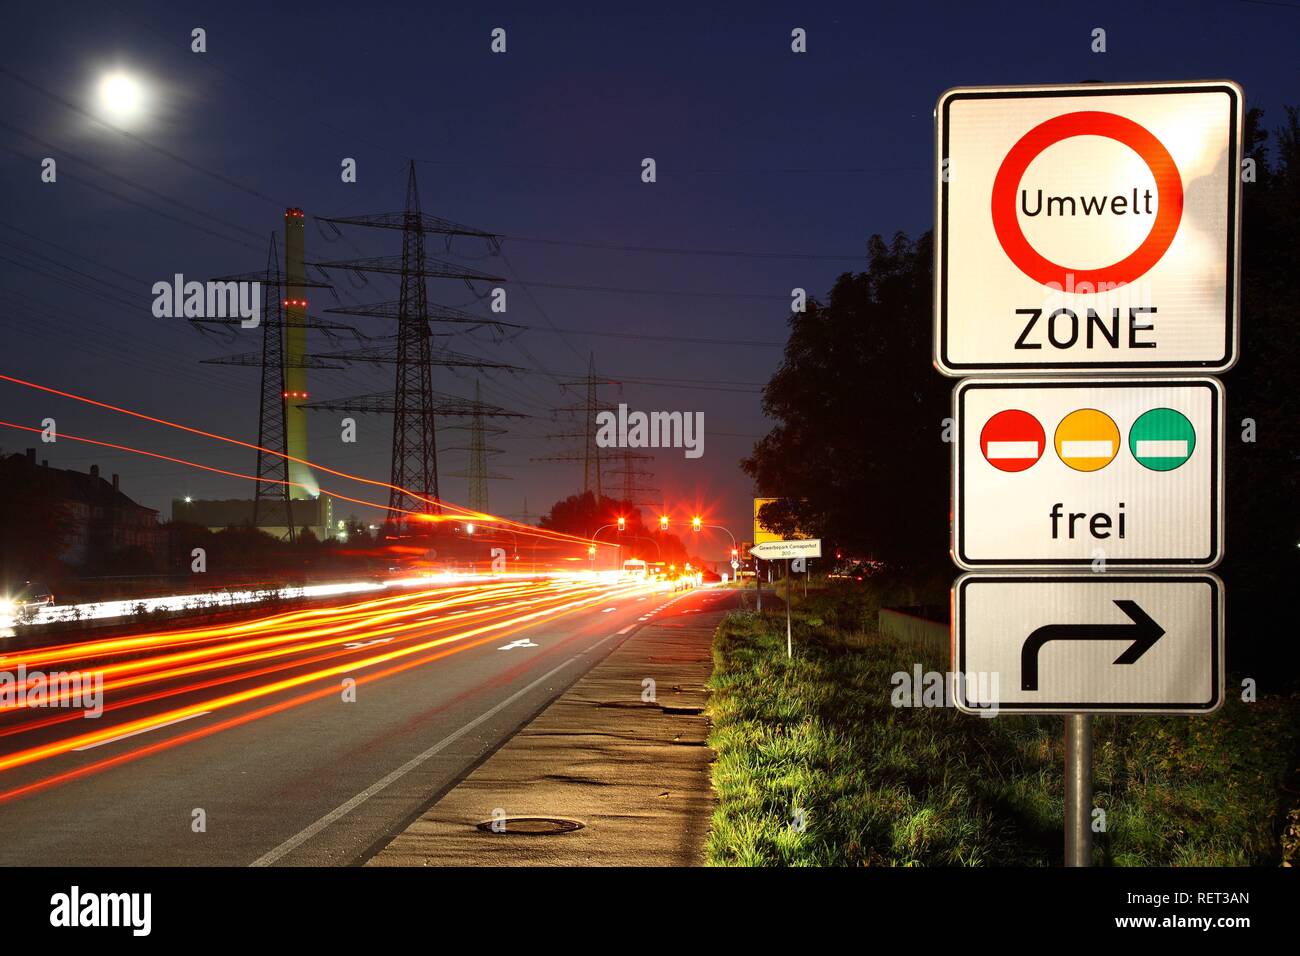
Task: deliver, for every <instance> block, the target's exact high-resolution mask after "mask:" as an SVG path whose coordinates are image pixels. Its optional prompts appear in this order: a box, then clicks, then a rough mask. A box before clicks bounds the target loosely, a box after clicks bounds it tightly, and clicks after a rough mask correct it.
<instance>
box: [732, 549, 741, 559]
mask: <svg viewBox="0 0 1300 956" xmlns="http://www.w3.org/2000/svg"><path fill="white" fill-rule="evenodd" d="M731 556H732V557H733V558H736V557H739V556H740V552H739V551H737V550H736V549H735V548H732V549H731Z"/></svg>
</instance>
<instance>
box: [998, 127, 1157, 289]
mask: <svg viewBox="0 0 1300 956" xmlns="http://www.w3.org/2000/svg"><path fill="white" fill-rule="evenodd" d="M1072 136H1104V137H1106V138H1107V139H1113V140H1115V141H1116V142H1120V143H1123V144H1124V145H1125V146H1127V147H1129V149H1131V150H1133V151H1134V152H1135V153H1137V154H1138V155H1139V156H1141V157H1142V160H1143V161H1144V162H1145V163H1146V164H1147V166H1148V168H1150V170H1151V175H1152V176H1153V177H1154V178H1155V181H1156V190H1157V195H1158V200H1159V205H1160V208H1159V209H1158V210H1156V218H1155V222H1153V223H1152V225H1151V231H1150V232H1149V233H1147V237H1146V238H1145V239H1144V240H1142V244H1141V245H1139V246H1138V247H1137V248H1136V249H1134V250H1133V252H1131V253H1130V254H1129V255H1127V256H1125V257H1124V258H1123V259H1121V260H1119V261H1118V262H1115V263H1112V264H1111V265H1108V266H1103V267H1102V268H1100V269H1073V268H1070V267H1069V266H1063V265H1058V264H1057V263H1055V262H1052V261H1051V260H1050V259H1048V258H1046V257H1045V256H1043V255H1041V254H1039V252H1038V250H1037V249H1035V248H1034V247H1033V246H1031V245H1030V244H1029V240H1028V239H1026V238H1025V233H1024V231H1023V230H1022V229H1021V228H1020V221H1019V219H1017V218H1016V191H1017V190H1018V189H1019V188H1020V180H1021V179H1022V178H1023V177H1024V175H1025V170H1026V169H1028V168H1029V164H1030V163H1031V162H1033V161H1034V159H1035V157H1037V156H1038V154H1039V153H1041V152H1042V151H1043V150H1045V149H1047V147H1049V146H1051V145H1053V144H1054V143H1059V142H1060V141H1061V140H1063V139H1069V138H1070V137H1072ZM992 206H993V230H994V231H995V232H996V233H997V236H998V242H1000V243H1001V244H1002V248H1003V250H1004V251H1005V252H1006V254H1007V256H1008V257H1010V259H1011V261H1012V262H1014V263H1015V264H1016V267H1017V268H1019V269H1020V271H1021V272H1023V273H1024V274H1025V275H1027V276H1029V278H1031V279H1033V280H1034V281H1035V282H1038V283H1040V284H1042V285H1050V286H1056V287H1058V288H1061V289H1068V288H1072V287H1076V286H1079V285H1082V284H1088V285H1091V286H1092V288H1094V289H1099V288H1103V287H1105V284H1113V285H1116V286H1117V285H1121V284H1123V283H1127V282H1132V281H1133V280H1134V279H1137V278H1138V277H1139V276H1141V275H1143V274H1145V273H1146V272H1147V271H1148V270H1149V269H1150V268H1151V267H1152V266H1154V265H1155V264H1156V263H1157V262H1159V261H1160V257H1161V256H1163V255H1164V254H1165V252H1166V251H1168V249H1169V246H1170V244H1171V243H1172V242H1173V241H1174V236H1175V235H1176V234H1177V232H1178V224H1179V222H1181V221H1182V218H1183V181H1182V178H1181V177H1180V176H1179V175H1178V167H1177V165H1175V163H1174V158H1173V157H1172V156H1170V155H1169V150H1167V149H1165V147H1164V144H1163V143H1161V142H1160V140H1158V139H1156V138H1155V136H1154V135H1152V133H1151V131H1150V130H1148V129H1146V128H1145V127H1143V126H1140V125H1138V124H1137V123H1135V122H1133V121H1132V120H1131V119H1127V118H1125V117H1123V116H1117V115H1116V114H1114V113H1103V112H1100V111H1097V110H1082V111H1080V112H1077V113H1066V114H1064V115H1062V116H1056V117H1053V118H1052V119H1049V120H1047V121H1046V122H1044V123H1040V124H1038V125H1037V126H1035V127H1034V128H1033V129H1031V130H1030V131H1029V132H1028V133H1026V134H1025V135H1024V136H1022V137H1021V138H1020V141H1019V142H1018V143H1016V145H1015V146H1012V147H1011V151H1010V152H1009V153H1007V155H1006V158H1005V159H1004V160H1002V165H1001V166H1000V167H999V168H998V174H997V176H996V177H994V179H993V197H992Z"/></svg>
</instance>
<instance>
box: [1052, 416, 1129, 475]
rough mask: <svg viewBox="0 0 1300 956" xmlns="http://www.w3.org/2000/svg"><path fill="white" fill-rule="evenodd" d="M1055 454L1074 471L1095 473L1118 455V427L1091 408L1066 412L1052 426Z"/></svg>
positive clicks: (1108, 417)
mask: <svg viewBox="0 0 1300 956" xmlns="http://www.w3.org/2000/svg"><path fill="white" fill-rule="evenodd" d="M1056 454H1057V455H1058V456H1059V457H1060V459H1061V461H1063V462H1065V463H1066V464H1067V465H1069V466H1070V467H1071V468H1073V469H1074V470H1075V471H1099V470H1101V469H1102V468H1105V467H1106V466H1107V465H1109V464H1110V463H1111V462H1112V461H1113V460H1114V459H1115V456H1116V455H1117V454H1119V426H1117V425H1116V424H1115V422H1114V421H1112V420H1111V417H1110V416H1109V415H1107V414H1106V413H1105V412H1099V411H1097V410H1096V409H1095V408H1080V409H1078V410H1076V411H1073V412H1070V414H1068V415H1066V416H1065V417H1064V418H1063V419H1061V424H1059V425H1057V426H1056Z"/></svg>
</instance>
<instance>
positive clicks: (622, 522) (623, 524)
mask: <svg viewBox="0 0 1300 956" xmlns="http://www.w3.org/2000/svg"><path fill="white" fill-rule="evenodd" d="M618 530H619V531H626V530H627V519H626V518H619V519H618Z"/></svg>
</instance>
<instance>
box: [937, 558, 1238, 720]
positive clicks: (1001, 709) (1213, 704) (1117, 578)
mask: <svg viewBox="0 0 1300 956" xmlns="http://www.w3.org/2000/svg"><path fill="white" fill-rule="evenodd" d="M981 581H983V582H994V583H1001V584H1006V583H1018V582H1031V581H1032V582H1049V583H1053V584H1074V583H1079V582H1088V583H1092V582H1096V583H1098V584H1114V583H1116V582H1120V583H1125V582H1132V583H1152V582H1169V583H1179V582H1192V583H1206V584H1209V585H1210V597H1211V608H1212V613H1211V616H1210V650H1211V653H1212V654H1213V655H1214V656H1213V659H1212V661H1211V673H1212V675H1213V682H1214V699H1213V700H1212V701H1210V702H1209V704H1198V705H1195V706H1193V705H1187V706H1184V707H1178V706H1177V705H1174V704H1164V703H1159V704H1152V703H1149V702H1143V701H1131V702H1129V703H1127V704H1098V703H1082V704H1077V703H1071V704H1063V703H1060V702H1057V701H1053V702H1050V703H1046V704H1004V703H1002V702H1001V701H999V702H998V713H999V714H1001V713H1008V714H1140V715H1152V714H1187V715H1203V714H1212V713H1214V712H1215V711H1216V710H1218V709H1219V708H1220V707H1222V706H1223V701H1224V698H1225V696H1226V695H1227V670H1226V664H1227V659H1226V657H1225V649H1224V648H1225V642H1224V620H1225V616H1224V604H1225V602H1226V599H1227V595H1226V591H1225V588H1224V584H1223V579H1222V578H1220V577H1219V576H1218V575H1217V574H1212V573H1211V572H1209V571H1199V572H1190V573H1186V572H1168V573H1160V572H1157V571H1151V572H1144V571H1134V572H1121V573H1118V574H1109V573H1106V574H1080V573H1079V572H1077V571H1059V572H1039V573H1036V574H1035V573H1030V574H1007V573H1001V572H976V573H968V574H963V575H961V576H960V577H959V578H957V580H956V581H954V582H953V583H952V601H951V607H952V623H951V625H950V633H951V667H952V671H953V675H954V677H953V682H952V684H953V694H952V699H953V704H954V705H955V706H956V708H957V709H958V710H960V711H961V712H962V713H963V714H983V715H987V714H988V713H989V711H990V708H988V707H970V706H968V705H967V704H966V701H965V699H964V697H963V696H962V691H963V685H962V677H961V675H962V674H963V673H964V672H965V671H964V664H965V659H966V657H965V652H966V646H965V637H966V633H965V627H964V625H965V612H966V608H965V603H964V599H965V589H966V587H967V586H968V585H970V584H972V583H978V582H981Z"/></svg>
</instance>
